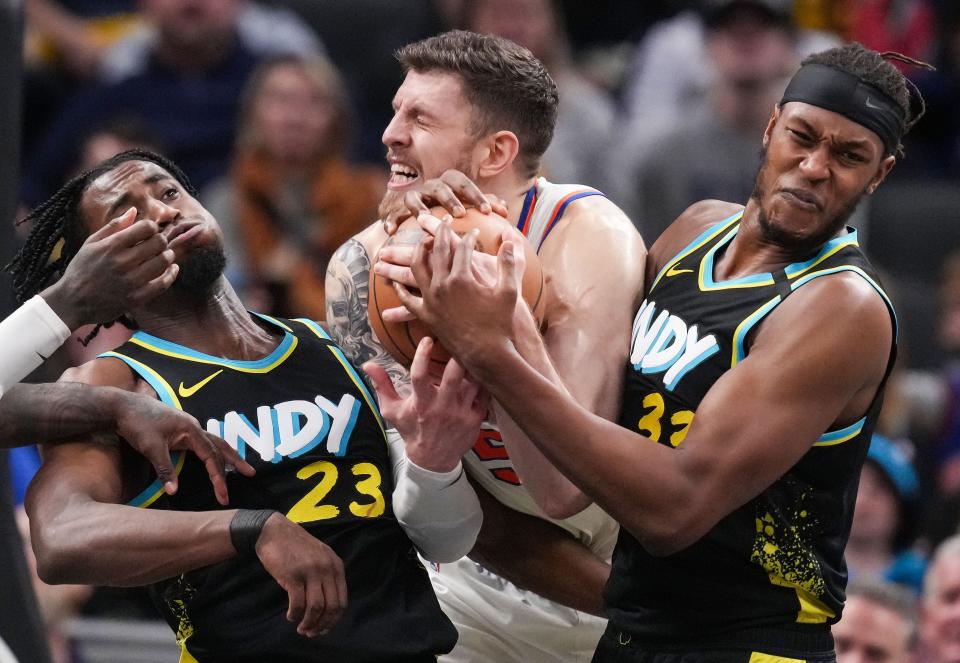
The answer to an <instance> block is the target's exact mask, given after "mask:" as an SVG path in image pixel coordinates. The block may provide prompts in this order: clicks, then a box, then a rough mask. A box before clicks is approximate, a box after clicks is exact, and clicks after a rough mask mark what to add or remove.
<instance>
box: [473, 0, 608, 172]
mask: <svg viewBox="0 0 960 663" xmlns="http://www.w3.org/2000/svg"><path fill="white" fill-rule="evenodd" d="M464 18H465V20H464V26H463V27H464V29H466V30H472V31H473V32H479V33H487V34H495V35H499V36H501V37H506V38H507V39H509V40H511V41H513V42H515V43H517V44H520V45H521V46H525V47H526V48H528V49H530V51H531V52H532V53H533V54H534V55H535V56H536V57H537V59H539V60H540V61H541V62H543V64H544V65H545V66H546V68H547V71H549V72H550V76H552V77H553V79H554V81H556V83H557V88H558V90H559V92H560V106H559V107H558V109H557V125H556V129H555V130H554V134H553V142H551V143H550V147H549V148H548V149H547V151H546V153H545V154H544V155H543V166H542V172H543V175H544V176H545V177H547V178H548V179H550V180H552V181H554V182H580V183H583V184H587V185H590V186H593V187H597V188H601V189H602V188H605V187H604V186H603V185H604V182H603V173H604V171H605V169H604V167H603V164H604V162H605V160H606V157H607V147H608V146H609V144H610V139H611V132H612V129H613V120H614V111H613V102H612V101H611V99H610V97H609V96H608V95H607V93H606V92H604V91H603V90H602V89H601V88H599V87H597V86H596V85H593V84H592V83H591V82H590V81H588V80H587V79H586V78H584V77H583V76H581V75H580V74H578V73H577V71H576V69H575V68H574V66H573V62H572V61H571V56H570V48H569V43H568V41H567V34H566V28H565V26H564V23H563V16H562V13H561V12H560V10H559V8H558V6H557V2H556V0H470V1H469V2H466V3H464Z"/></svg>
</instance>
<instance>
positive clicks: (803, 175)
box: [753, 101, 896, 247]
mask: <svg viewBox="0 0 960 663" xmlns="http://www.w3.org/2000/svg"><path fill="white" fill-rule="evenodd" d="M763 144H764V150H765V156H764V163H763V166H762V168H761V169H760V172H759V174H758V175H757V181H756V185H755V188H754V194H753V197H754V198H755V199H756V200H757V202H758V203H759V206H760V210H761V225H762V226H763V230H764V232H765V233H766V234H767V235H768V238H769V239H771V240H772V241H775V242H778V243H788V244H794V245H800V246H804V247H805V246H807V245H809V246H811V247H815V246H818V245H819V244H822V243H823V242H825V241H826V240H828V239H829V238H830V237H833V236H834V235H836V234H837V233H838V232H839V231H840V230H841V229H842V227H843V225H844V223H845V222H846V219H847V218H848V217H849V216H850V214H851V213H852V212H853V210H854V209H855V207H856V204H857V202H858V201H859V200H860V198H861V197H862V196H863V195H865V194H869V193H872V192H873V191H874V190H875V189H876V188H877V186H879V185H880V183H881V182H882V181H883V179H884V177H886V175H887V173H888V172H890V169H891V168H893V165H894V163H895V161H896V160H895V159H894V157H893V156H886V157H885V156H884V154H883V152H884V150H883V143H882V142H881V141H880V137H879V136H877V135H876V134H874V133H873V132H872V131H870V130H869V129H867V128H866V127H864V126H862V125H860V124H857V123H856V122H854V121H852V120H850V119H848V118H846V117H844V116H843V115H840V114H839V113H834V112H833V111H828V110H825V109H823V108H819V107H817V106H813V105H810V104H805V103H802V102H797V101H792V102H789V103H786V104H784V105H783V106H782V107H781V108H779V109H777V110H776V111H775V112H774V115H773V117H772V118H771V120H770V124H769V125H768V126H767V130H766V132H765V133H764V137H763Z"/></svg>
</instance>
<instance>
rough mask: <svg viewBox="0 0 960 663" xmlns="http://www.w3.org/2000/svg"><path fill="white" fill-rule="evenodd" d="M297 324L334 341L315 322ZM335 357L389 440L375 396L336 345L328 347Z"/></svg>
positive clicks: (385, 437)
mask: <svg viewBox="0 0 960 663" xmlns="http://www.w3.org/2000/svg"><path fill="white" fill-rule="evenodd" d="M294 319H295V320H296V321H297V322H302V323H303V324H304V325H305V326H306V327H307V329H309V330H310V331H312V332H313V333H314V334H315V335H316V336H317V337H318V338H322V339H323V340H325V341H333V339H332V338H330V336H329V335H327V333H326V332H325V331H323V327H321V326H320V325H318V324H317V323H316V322H314V321H313V320H308V319H307V318H294ZM327 347H328V348H329V350H330V352H331V353H333V356H334V357H336V358H337V361H339V362H340V364H341V365H342V366H343V370H344V371H345V372H346V373H347V375H348V376H349V377H350V379H351V380H352V381H353V384H354V385H356V387H357V390H358V391H359V392H360V394H361V395H362V396H363V400H364V401H365V402H366V404H367V407H368V408H370V411H371V412H372V413H373V416H374V418H375V419H376V420H377V425H378V426H380V432H381V433H383V439H384V440H386V439H387V427H386V425H385V424H384V423H383V417H381V416H380V409H379V408H378V407H377V404H376V403H375V402H374V400H373V396H372V395H371V394H370V392H369V391H368V390H367V385H366V384H364V382H363V380H361V379H360V376H359V375H357V371H356V369H355V368H354V367H353V364H351V363H350V361H349V360H348V359H347V357H346V355H344V354H343V351H342V350H341V349H340V348H339V347H337V346H336V345H330V346H327Z"/></svg>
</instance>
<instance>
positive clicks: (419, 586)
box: [102, 316, 456, 663]
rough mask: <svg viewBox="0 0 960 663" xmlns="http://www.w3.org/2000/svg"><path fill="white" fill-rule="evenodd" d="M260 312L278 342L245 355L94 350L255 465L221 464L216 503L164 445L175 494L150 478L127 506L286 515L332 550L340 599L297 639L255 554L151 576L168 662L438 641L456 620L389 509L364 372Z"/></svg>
mask: <svg viewBox="0 0 960 663" xmlns="http://www.w3.org/2000/svg"><path fill="white" fill-rule="evenodd" d="M260 318H261V320H262V321H263V323H264V324H267V325H268V326H270V327H272V328H274V329H275V330H277V331H278V332H279V333H281V334H282V335H283V340H282V341H281V342H280V344H279V345H278V346H277V348H276V349H275V350H274V351H273V352H272V353H270V355H268V356H267V357H265V358H263V359H261V360H258V361H233V360H226V359H221V358H218V357H212V356H210V355H206V354H203V353H200V352H197V351H194V350H191V349H189V348H186V347H184V346H181V345H178V344H175V343H171V342H169V341H165V340H162V339H159V338H156V337H154V336H151V335H149V334H145V333H143V332H137V333H136V334H134V335H133V338H132V339H131V340H130V341H129V342H127V343H126V344H124V345H123V346H121V347H120V348H118V349H117V350H115V351H113V352H108V353H105V354H104V355H102V356H104V357H114V358H117V359H120V360H122V361H124V362H125V363H126V364H127V365H128V366H130V368H131V369H132V370H134V371H135V372H136V373H137V374H138V375H139V376H140V377H142V378H143V379H144V380H146V381H147V382H148V383H149V384H150V385H151V386H152V387H153V388H154V390H156V392H157V394H158V395H159V397H160V398H161V400H163V401H164V402H166V403H167V404H169V405H172V406H174V407H177V408H179V409H181V410H184V411H185V412H188V413H189V414H191V415H193V416H194V417H196V418H197V420H199V421H200V423H201V425H203V426H205V428H206V429H207V430H208V431H210V432H212V433H215V434H217V435H220V436H221V437H223V438H224V439H225V440H227V442H228V443H229V444H230V445H231V446H233V447H234V448H236V449H237V451H238V452H239V454H240V456H242V457H244V458H245V459H246V460H247V462H249V463H250V464H251V465H253V466H254V468H255V469H256V471H257V473H256V476H254V477H252V478H246V477H243V476H240V475H237V474H234V473H231V474H229V475H228V487H229V490H230V505H229V507H221V506H220V505H219V504H218V503H217V501H216V498H215V497H214V494H213V490H212V489H211V486H210V481H209V478H208V477H207V472H206V470H205V469H204V467H203V464H202V463H201V462H200V461H198V460H197V458H196V457H195V456H193V455H192V454H184V453H183V452H177V453H176V454H175V461H176V468H177V471H178V473H179V477H180V478H179V484H180V486H179V489H178V491H177V494H176V495H174V496H172V497H170V496H167V495H166V494H165V493H164V492H163V491H162V490H161V486H160V483H159V481H155V482H154V483H153V484H151V485H150V486H147V487H146V488H144V490H143V491H142V492H141V493H140V494H139V495H138V496H137V497H136V498H135V499H133V500H132V501H131V502H130V504H131V505H134V506H139V507H145V508H154V509H157V508H159V509H169V510H177V511H212V510H216V509H222V508H231V509H235V508H241V509H265V508H269V509H275V510H277V511H279V512H281V513H283V514H286V516H287V517H288V518H290V519H291V520H293V521H295V522H298V523H300V524H301V525H302V526H303V527H304V528H305V529H306V530H307V532H309V533H310V534H311V535H313V536H315V537H316V538H318V539H320V540H321V541H323V542H324V543H325V544H327V545H328V546H330V547H331V548H332V549H333V550H334V551H335V552H336V553H337V555H339V556H340V558H341V559H342V560H343V562H344V567H345V569H346V579H347V593H348V596H347V600H348V604H347V608H346V612H345V614H344V616H343V618H342V620H341V621H340V622H339V623H338V624H337V625H336V626H335V627H334V628H333V629H332V630H331V631H330V632H329V633H328V634H327V635H323V636H319V637H316V638H313V639H308V638H305V637H303V636H300V635H298V634H297V632H296V626H297V625H296V624H295V623H291V622H288V621H287V619H286V611H287V605H288V598H287V594H286V592H285V591H284V590H283V589H281V587H280V586H279V585H278V584H277V582H276V581H275V580H274V579H273V577H271V576H270V575H269V574H268V573H267V572H266V571H265V570H264V568H263V567H262V565H261V564H260V561H259V559H257V558H233V559H229V560H226V561H224V562H221V563H218V564H214V565H212V566H208V567H205V568H201V569H197V570H195V571H191V572H188V573H184V574H182V575H181V576H178V577H175V578H171V579H169V580H166V581H163V582H159V583H156V584H155V585H153V586H152V587H151V594H152V596H153V598H154V602H155V603H156V605H157V606H158V608H159V609H160V611H161V612H162V613H163V615H164V617H165V619H166V620H167V622H168V623H169V624H170V626H171V627H172V628H173V629H174V631H176V633H177V640H178V642H179V644H180V645H181V648H182V650H183V656H182V657H181V661H200V662H201V663H206V662H207V661H248V660H249V661H331V662H335V661H349V663H362V662H368V661H369V662H371V663H372V662H374V661H391V662H402V661H412V660H424V659H427V660H432V658H433V655H436V654H441V653H445V652H447V651H449V650H450V649H451V648H452V647H453V645H454V643H455V642H456V630H455V629H454V628H453V626H452V625H451V624H450V622H449V621H448V620H447V618H446V617H445V616H444V615H443V613H442V612H441V611H440V608H439V605H438V603H437V600H436V597H435V595H434V593H433V589H432V587H431V585H430V581H429V579H428V577H427V574H426V571H425V570H424V568H423V566H422V565H421V564H420V562H419V560H418V559H417V556H416V554H415V550H414V547H413V544H412V543H411V542H410V540H409V539H408V538H407V536H406V534H405V533H404V531H403V530H402V529H401V527H400V525H399V524H398V522H397V520H396V518H395V517H394V514H393V509H392V506H391V494H392V492H393V483H394V480H393V474H392V465H391V462H390V457H389V454H388V450H387V443H386V435H385V432H384V428H383V421H382V420H381V418H380V415H379V412H378V410H377V408H376V404H375V403H374V401H373V398H372V396H371V394H370V393H369V391H368V389H367V388H366V386H365V383H364V382H363V381H362V380H361V378H360V376H359V375H358V374H357V372H356V370H355V369H354V368H353V366H352V365H351V364H350V363H349V361H347V359H346V357H345V356H344V355H343V353H342V352H341V351H340V349H339V348H337V347H336V345H334V344H333V342H332V341H330V340H329V337H328V336H327V335H326V334H325V332H324V331H323V329H322V328H321V327H320V326H319V325H317V324H316V323H314V322H311V321H307V320H278V319H275V318H268V317H266V316H260Z"/></svg>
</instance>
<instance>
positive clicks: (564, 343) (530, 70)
mask: <svg viewBox="0 0 960 663" xmlns="http://www.w3.org/2000/svg"><path fill="white" fill-rule="evenodd" d="M398 57H399V59H400V61H401V63H402V64H403V66H404V68H405V70H406V72H407V75H406V78H405V80H404V82H403V84H402V85H401V87H400V89H399V90H398V91H397V94H396V96H395V98H394V104H393V105H394V111H395V114H394V118H393V120H392V121H391V123H390V125H389V126H388V127H387V129H386V130H385V132H384V135H383V142H384V144H385V145H386V146H387V148H388V154H387V158H388V161H389V162H390V164H391V171H392V173H393V175H392V177H391V179H390V182H389V184H388V192H387V195H386V196H385V199H384V205H383V206H382V207H381V210H382V211H384V210H392V211H393V212H396V210H397V209H398V208H401V207H403V206H404V205H406V206H408V207H410V208H412V209H417V208H418V207H419V206H421V205H423V204H424V202H423V201H424V200H426V201H428V202H431V203H439V204H443V205H444V206H446V207H447V208H448V209H450V210H451V211H452V212H453V213H455V214H456V213H457V207H458V205H460V203H459V201H458V197H459V198H462V199H463V200H464V201H466V202H468V203H470V202H473V203H474V204H477V203H479V204H478V206H480V207H481V209H483V208H484V207H489V206H490V205H489V204H486V200H485V199H484V198H483V196H482V195H481V194H479V191H480V190H483V191H486V192H489V193H491V194H493V196H494V199H495V202H494V204H493V207H494V208H495V209H496V210H497V211H500V212H501V213H503V214H505V215H506V216H507V218H508V219H509V220H510V221H511V222H512V223H514V224H516V225H517V227H518V229H519V230H520V231H521V232H523V233H524V234H525V235H526V236H527V239H528V241H530V242H531V243H533V245H534V246H535V247H536V248H537V251H538V253H539V256H540V260H541V264H542V266H543V269H544V273H545V277H546V280H547V282H548V284H549V293H548V299H547V306H546V310H545V314H544V329H545V331H544V339H545V341H546V343H547V346H548V348H549V349H550V352H551V356H552V360H553V363H554V366H555V367H556V370H557V371H558V373H559V374H560V375H561V376H562V378H563V379H564V381H565V382H566V384H567V385H568V388H569V390H570V392H571V394H572V395H573V396H574V397H575V398H577V399H578V400H579V401H580V402H581V403H583V404H584V405H585V406H587V407H589V408H590V409H591V410H593V411H594V412H596V413H597V414H599V415H601V416H604V417H606V418H608V419H613V418H614V417H615V416H616V414H617V411H618V407H619V402H618V398H619V392H620V386H621V385H620V382H619V378H613V379H611V378H610V376H611V375H614V376H620V375H621V374H622V371H621V370H620V369H621V367H622V364H623V362H624V360H625V358H626V354H627V350H628V345H629V329H630V313H631V312H632V311H633V310H635V308H636V305H637V304H638V302H637V301H635V297H636V294H637V293H639V292H641V290H642V287H641V286H642V278H643V265H644V258H645V253H646V252H645V249H644V247H643V242H642V241H641V239H640V237H639V235H638V233H637V232H636V230H635V228H634V227H633V225H632V224H631V223H630V221H629V219H627V217H626V216H625V215H624V214H623V213H622V212H621V211H620V210H619V209H618V208H617V207H616V206H615V205H613V204H612V203H611V202H610V201H609V200H607V199H606V198H605V197H604V196H602V194H600V193H599V192H597V191H596V190H594V189H590V188H588V187H582V186H570V185H555V184H551V183H549V182H547V181H546V180H545V179H542V178H538V177H537V171H538V168H539V163H540V157H541V156H542V154H543V152H544V151H545V149H546V147H547V145H549V142H550V139H551V137H552V131H553V124H554V121H555V117H556V103H557V93H556V86H555V85H554V83H553V81H552V80H551V79H550V77H549V75H548V74H547V73H546V70H545V69H544V68H543V65H542V64H541V63H540V62H539V61H537V60H536V59H535V58H534V57H533V56H532V55H531V54H530V53H529V51H527V50H526V49H523V48H521V47H519V46H517V45H515V44H513V43H511V42H509V41H506V40H504V39H501V38H498V37H492V36H481V35H476V34H473V33H467V32H459V31H457V32H451V33H445V34H443V35H439V36H437V37H432V38H430V39H427V40H424V41H422V42H418V43H416V44H411V45H409V46H407V47H405V48H404V49H402V50H401V51H400V53H399V54H398ZM451 169H455V170H456V171H460V172H451ZM461 173H462V174H461ZM438 178H439V179H438ZM474 183H475V184H474ZM497 199H501V200H502V204H503V205H505V206H502V204H501V201H500V200H497ZM407 214H409V212H407ZM385 218H388V219H389V222H388V223H387V224H381V223H376V224H374V225H373V226H371V227H370V228H368V229H367V230H365V231H364V232H362V233H360V234H359V235H357V236H356V237H355V238H354V239H352V240H351V241H349V242H347V243H346V244H345V245H344V246H342V247H341V248H340V249H339V250H338V251H337V253H336V254H335V256H334V258H333V260H332V261H331V263H330V266H329V268H328V272H327V289H326V297H327V323H328V325H329V327H330V330H331V334H332V335H333V337H334V338H335V339H336V340H337V342H338V343H339V344H340V345H341V347H343V348H344V350H345V351H346V352H347V353H348V354H349V355H350V356H351V358H352V359H353V360H354V361H355V362H357V363H362V362H366V361H369V360H373V361H374V362H375V363H376V364H378V365H379V366H381V367H382V368H383V369H384V370H385V372H383V371H381V372H379V373H378V372H376V371H373V372H372V373H373V374H372V375H371V377H372V378H374V380H375V383H376V385H377V386H378V388H380V389H381V390H382V391H383V390H389V386H388V384H389V381H388V380H387V374H389V376H390V377H391V378H393V380H394V382H396V383H403V382H404V381H405V380H407V376H406V373H405V371H404V369H403V368H401V367H400V366H399V365H397V364H396V362H395V361H394V360H393V359H392V358H391V357H390V356H389V355H387V354H386V352H385V351H384V350H383V348H382V347H381V346H380V345H379V343H378V342H377V341H376V339H375V338H374V337H373V335H372V332H371V330H370V326H369V322H368V321H367V316H366V305H367V283H368V277H369V270H370V269H371V267H372V265H373V263H374V262H375V261H376V256H377V255H378V251H379V249H380V247H381V246H382V245H383V243H384V242H385V241H386V239H387V236H388V235H387V232H386V231H385V229H384V225H388V226H390V227H391V229H392V228H395V220H396V215H395V214H392V215H390V216H389V217H385ZM403 251H404V249H403V248H402V247H392V248H390V249H388V250H385V251H384V252H383V255H384V257H385V258H386V259H387V261H386V262H385V261H381V262H378V263H377V270H378V271H380V272H381V273H383V274H384V275H386V276H388V277H390V278H393V279H394V280H397V281H400V282H404V281H407V282H409V279H408V276H407V274H405V273H404V272H405V270H406V272H409V270H407V269H406V268H404V267H403V266H402V265H403V256H401V255H398V252H399V253H402V252H403ZM406 251H407V253H408V254H409V248H408V249H406ZM391 252H393V253H392V254H391ZM494 418H495V419H496V421H497V423H498V427H499V431H498V430H497V429H495V428H493V427H487V428H486V429H485V430H483V431H481V433H480V435H479V437H478V440H477V442H476V443H475V444H474V445H473V447H472V449H471V448H462V449H451V450H450V453H451V454H454V455H456V456H463V458H464V462H465V465H466V467H467V470H468V472H469V473H470V475H471V477H472V478H473V479H474V481H475V484H477V485H479V486H480V487H481V488H482V490H481V491H479V492H481V493H483V492H486V493H489V494H490V495H492V496H493V497H494V498H495V500H484V503H485V517H486V520H485V525H484V529H483V530H482V531H481V535H480V542H479V543H478V548H477V549H475V550H474V553H472V556H473V557H474V558H480V559H482V560H483V564H482V565H481V564H480V563H478V562H476V561H473V560H471V559H463V560H460V561H459V562H457V563H454V564H450V565H444V566H442V567H441V568H439V569H433V571H432V578H433V580H434V587H435V589H436V590H437V593H438V596H439V597H440V601H441V606H442V607H443V609H444V611H445V612H447V614H448V615H449V616H450V617H451V619H452V620H453V622H454V623H455V624H456V625H457V627H458V630H459V632H460V641H459V643H458V645H457V647H456V648H455V649H454V651H453V652H452V653H451V654H450V655H448V657H445V658H444V659H443V660H445V661H457V662H459V661H471V662H483V661H491V662H497V663H501V662H510V661H517V662H520V661H524V662H535V663H537V662H541V661H542V662H552V661H577V660H589V658H590V656H591V654H592V651H593V649H594V648H595V645H596V642H597V640H598V639H599V637H600V635H601V633H602V631H603V628H604V626H605V620H603V619H602V618H599V617H596V616H594V615H591V614H589V612H593V613H595V614H596V613H600V612H602V608H601V606H600V603H601V601H600V589H601V586H602V584H603V582H604V581H605V579H606V576H607V574H608V573H609V566H608V562H609V557H610V553H611V550H612V548H613V544H614V542H615V539H616V532H617V530H616V525H615V524H614V523H613V521H612V520H611V519H610V518H609V517H608V516H606V514H604V513H603V512H602V511H600V510H599V509H598V508H597V507H595V506H591V505H590V503H589V501H586V500H584V498H583V495H582V494H581V493H580V491H579V490H577V489H576V488H575V487H574V486H573V485H572V484H570V483H569V482H568V481H567V480H566V479H565V478H563V477H562V475H560V474H559V473H558V472H556V470H555V469H554V468H553V467H552V466H551V465H549V463H547V462H546V460H545V459H544V458H543V456H542V455H541V454H540V453H539V451H537V450H536V449H535V447H533V445H532V444H531V443H530V442H529V440H527V439H526V437H525V436H524V435H523V433H522V432H521V431H520V430H519V428H518V427H517V426H516V425H515V424H513V422H512V421H511V420H510V418H509V417H508V416H507V415H506V414H505V412H504V411H503V410H502V409H500V408H499V406H498V405H496V404H495V406H494ZM501 433H502V435H503V438H505V442H504V440H502V439H501ZM521 477H522V483H521ZM498 505H499V506H498ZM504 506H505V507H508V508H502V507H504ZM494 523H496V525H495V524H494ZM498 537H500V538H499V539H498ZM491 541H492V542H491ZM501 542H502V543H504V544H505V543H507V542H509V545H501ZM571 543H573V545H571ZM508 578H509V580H508ZM511 580H513V581H515V582H511ZM550 599H558V600H559V601H557V600H550ZM577 608H579V610H578V609H577Z"/></svg>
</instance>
